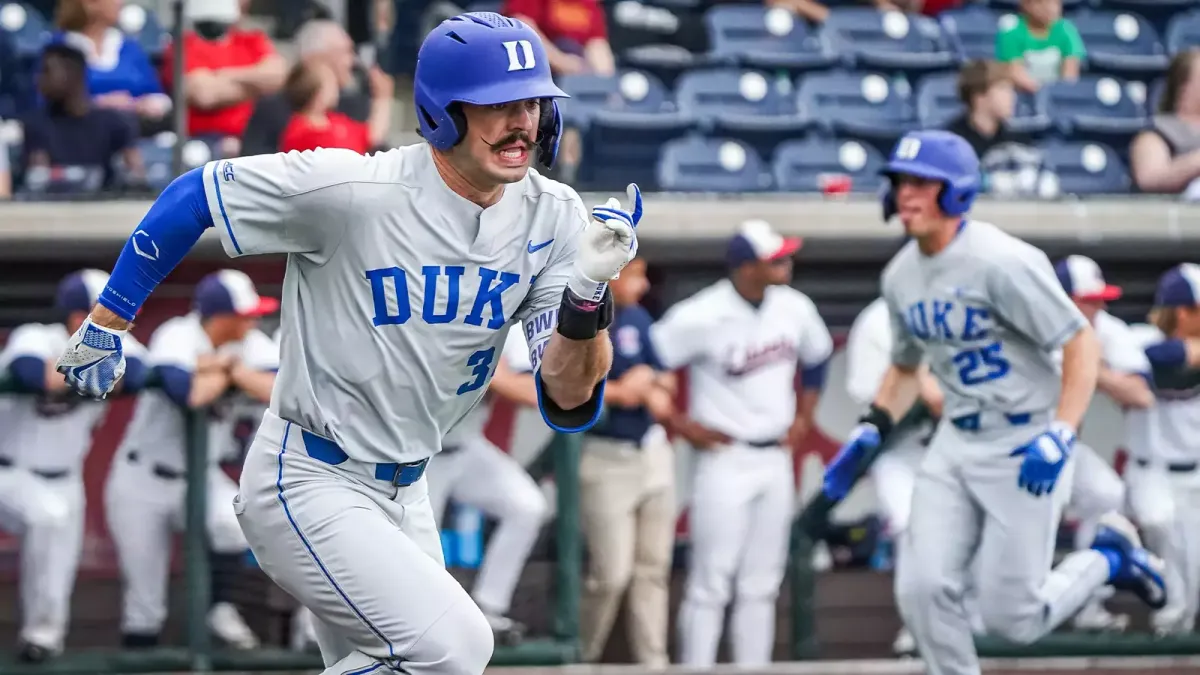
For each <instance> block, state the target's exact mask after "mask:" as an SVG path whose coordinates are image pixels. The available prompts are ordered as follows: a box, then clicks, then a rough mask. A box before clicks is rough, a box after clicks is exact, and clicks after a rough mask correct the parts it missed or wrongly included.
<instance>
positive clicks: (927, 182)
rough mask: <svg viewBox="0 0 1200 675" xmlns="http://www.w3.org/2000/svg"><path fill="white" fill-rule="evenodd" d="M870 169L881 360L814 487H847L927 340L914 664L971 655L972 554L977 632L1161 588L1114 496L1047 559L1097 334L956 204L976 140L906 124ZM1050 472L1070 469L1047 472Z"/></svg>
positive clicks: (1051, 622)
mask: <svg viewBox="0 0 1200 675" xmlns="http://www.w3.org/2000/svg"><path fill="white" fill-rule="evenodd" d="M883 171H884V173H885V175H887V176H888V178H889V179H890V180H891V189H890V190H889V191H888V192H887V194H886V195H885V197H884V218H885V219H886V220H890V219H891V218H892V217H893V216H895V215H899V217H900V220H901V222H903V224H904V228H905V232H906V233H907V234H908V235H909V236H910V238H911V239H910V241H909V242H908V243H907V244H905V246H904V247H903V248H902V249H901V250H900V252H899V253H898V254H897V255H896V256H895V257H894V258H893V259H892V261H891V262H890V263H889V264H888V266H887V268H886V269H885V270H884V272H883V279H882V281H883V296H884V298H885V299H886V301H887V304H888V310H889V313H890V314H891V317H892V322H893V334H894V337H895V345H894V348H893V350H892V366H891V368H890V369H889V370H888V373H887V374H886V375H885V376H884V380H883V384H882V386H881V387H880V391H879V393H878V395H877V396H876V398H875V402H874V403H872V405H871V407H870V410H869V412H868V413H867V414H866V415H864V416H863V417H862V418H861V420H860V424H859V425H858V426H857V427H856V428H855V429H854V430H853V431H852V432H851V434H850V439H849V440H848V441H847V442H846V444H845V445H844V446H843V447H842V449H841V450H840V451H839V453H838V455H837V457H836V458H835V459H834V461H833V462H832V463H831V464H830V466H829V467H828V470H827V472H826V475H825V484H824V489H825V491H826V493H827V494H829V496H831V497H832V498H835V499H840V498H841V497H844V496H845V493H846V492H847V491H848V490H849V488H850V485H851V482H852V480H853V477H854V473H855V470H856V468H857V465H858V463H859V461H861V459H862V457H863V455H864V454H865V453H867V452H870V451H871V450H872V449H874V448H876V447H878V446H879V445H880V444H881V443H882V442H883V441H884V440H885V439H886V438H887V436H888V434H889V432H890V431H891V430H892V427H893V426H894V424H895V422H894V420H897V419H899V418H900V416H901V415H903V414H904V413H905V412H906V411H907V410H908V409H909V408H910V407H911V406H912V404H913V402H914V401H915V400H916V398H917V396H918V392H919V388H920V387H919V380H918V378H917V372H918V369H919V368H920V366H921V364H922V361H923V360H925V359H926V358H927V362H928V365H929V369H930V372H931V373H932V374H933V375H934V377H935V378H936V379H937V381H938V384H939V385H940V388H941V390H942V391H943V393H944V396H945V403H944V405H943V413H942V421H941V423H940V424H939V426H938V429H937V432H936V433H935V435H934V438H933V440H932V442H931V443H930V446H929V450H928V452H927V454H926V457H925V460H924V461H923V462H922V465H921V471H920V473H919V474H918V476H917V480H916V486H915V488H914V491H913V501H912V507H911V513H910V516H909V526H908V531H907V532H906V536H905V537H904V538H903V539H902V540H901V542H900V546H901V548H902V551H901V554H900V555H899V557H898V558H897V561H898V568H897V572H896V599H897V604H898V605H899V607H900V610H901V614H902V615H903V617H904V620H905V624H906V625H907V626H908V627H909V628H910V629H911V630H912V632H913V635H914V636H915V637H916V640H917V645H918V648H919V650H920V653H921V654H922V656H923V657H924V658H925V661H926V664H927V666H928V668H929V671H930V672H931V673H932V674H933V675H943V674H955V675H959V674H961V675H968V674H970V675H975V674H978V673H979V672H980V667H979V660H978V657H977V655H976V653H975V647H974V643H973V637H972V634H971V628H970V625H969V622H968V620H967V617H966V615H965V612H964V611H963V608H962V593H963V586H964V581H965V577H966V575H967V569H968V564H969V562H970V560H971V558H972V556H975V557H978V559H979V576H978V586H979V596H980V610H981V612H982V615H983V622H984V624H985V627H986V629H987V632H988V633H989V634H995V635H998V636H1001V637H1004V638H1007V639H1009V640H1011V641H1014V642H1019V643H1029V642H1033V641H1034V640H1037V639H1038V638H1040V637H1041V636H1043V635H1045V634H1046V633H1047V632H1049V631H1050V630H1051V629H1053V628H1054V627H1055V626H1057V625H1058V624H1060V623H1061V622H1063V621H1065V620H1067V619H1068V618H1070V617H1071V616H1073V615H1074V614H1075V613H1076V612H1078V611H1079V609H1080V608H1081V607H1083V605H1084V604H1085V603H1087V602H1088V600H1089V599H1091V597H1092V595H1093V594H1094V593H1095V592H1096V591H1097V589H1099V588H1100V587H1102V586H1104V585H1105V584H1114V585H1116V586H1118V587H1122V588H1128V589H1130V590H1132V591H1133V592H1135V593H1137V594H1138V595H1139V596H1140V597H1141V598H1143V599H1144V600H1145V601H1146V602H1147V603H1149V604H1151V605H1154V606H1161V605H1162V603H1163V602H1164V601H1165V589H1164V584H1163V580H1162V572H1161V568H1162V562H1161V561H1160V560H1157V559H1156V558H1153V557H1152V556H1150V555H1149V554H1148V553H1147V552H1146V551H1145V550H1144V549H1142V548H1141V543H1140V541H1139V540H1138V537H1137V533H1136V531H1135V530H1134V528H1133V526H1132V524H1130V523H1129V522H1128V521H1126V520H1124V519H1123V518H1121V517H1120V516H1119V515H1117V514H1109V515H1107V516H1106V517H1105V519H1104V521H1103V522H1102V524H1101V526H1100V528H1099V532H1098V533H1097V535H1096V538H1095V540H1094V541H1093V543H1092V548H1091V549H1089V550H1085V551H1075V552H1073V553H1071V554H1070V555H1068V556H1067V557H1066V558H1065V559H1064V560H1063V561H1062V563H1061V564H1060V565H1059V566H1058V567H1056V568H1054V569H1053V570H1051V567H1050V566H1051V562H1052V556H1053V553H1054V542H1055V538H1056V533H1057V527H1058V520H1059V514H1060V509H1061V506H1062V503H1063V502H1064V501H1065V499H1064V498H1063V495H1064V494H1066V493H1068V492H1069V481H1070V474H1071V469H1072V467H1073V463H1072V462H1071V458H1072V454H1073V449H1074V445H1075V442H1074V441H1075V434H1076V429H1077V428H1078V426H1079V422H1080V420H1081V419H1082V417H1083V414H1084V412H1085V411H1086V410H1087V407H1088V404H1089V402H1090V400H1091V396H1092V392H1093V390H1094V388H1095V383H1096V377H1097V369H1098V367H1099V364H1100V348H1099V345H1098V343H1097V341H1096V339H1095V336H1094V334H1093V332H1092V329H1091V328H1090V327H1089V325H1088V323H1087V320H1086V319H1085V318H1084V317H1083V316H1082V315H1081V314H1080V313H1079V310H1078V309H1076V308H1075V306H1074V305H1073V304H1072V303H1071V300H1070V298H1068V297H1067V295H1066V293H1064V292H1063V289H1062V287H1061V286H1060V285H1059V283H1058V281H1057V279H1055V276H1054V270H1053V267H1052V266H1051V265H1050V262H1049V260H1047V259H1046V256H1045V255H1044V254H1042V253H1041V252H1040V251H1038V250H1037V249H1035V248H1033V247H1032V246H1029V245H1028V244H1025V243H1023V242H1021V241H1019V240H1017V239H1015V238H1013V237H1011V236H1009V235H1007V234H1005V233H1004V232H1002V231H1001V230H1000V229H998V228H997V227H995V226H994V225H991V224H989V223H984V222H980V221H972V220H968V219H967V218H966V217H965V216H966V214H967V213H968V212H969V210H970V207H971V203H972V202H973V201H974V198H975V195H976V194H977V192H978V187H979V158H978V157H977V156H976V155H975V152H974V151H973V150H972V149H971V146H970V145H969V144H968V143H967V142H966V141H965V140H963V139H962V138H961V137H959V136H956V135H954V134H952V133H949V132H945V131H920V132H916V133H911V134H908V135H906V136H904V137H903V138H902V139H901V140H900V141H899V143H897V145H896V148H895V149H894V150H893V152H892V155H891V158H890V160H889V162H888V163H887V165H885V167H884V170H883ZM1060 349H1061V350H1062V354H1061V359H1062V365H1061V368H1060V367H1058V365H1057V359H1056V356H1057V352H1058V351H1059V350H1060ZM1060 480H1062V481H1063V482H1065V483H1068V485H1067V486H1066V487H1065V488H1064V489H1059V490H1055V487H1056V486H1057V483H1058V482H1059V481H1060Z"/></svg>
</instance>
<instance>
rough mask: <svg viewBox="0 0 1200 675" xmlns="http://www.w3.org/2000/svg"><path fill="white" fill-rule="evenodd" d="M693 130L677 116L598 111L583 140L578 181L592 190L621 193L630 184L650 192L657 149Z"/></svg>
mask: <svg viewBox="0 0 1200 675" xmlns="http://www.w3.org/2000/svg"><path fill="white" fill-rule="evenodd" d="M696 128H697V124H696V120H695V119H694V118H692V117H691V116H689V115H686V114H683V113H678V112H674V113H671V112H665V113H639V112H628V111H620V110H598V111H596V112H595V114H594V115H593V116H592V119H591V124H590V125H589V126H588V130H587V134H586V135H585V136H584V163H583V164H582V165H581V166H580V168H579V180H580V182H581V183H583V184H586V185H587V186H588V187H589V189H594V190H623V189H625V186H626V185H627V184H629V183H631V182H633V183H637V184H638V185H640V186H641V187H642V189H644V190H653V189H654V186H655V185H656V183H657V176H656V172H655V162H656V161H657V160H658V155H659V150H660V148H662V146H663V144H664V143H667V142H668V141H672V140H674V139H676V138H680V137H682V136H684V135H686V134H688V133H690V132H692V131H695V130H696Z"/></svg>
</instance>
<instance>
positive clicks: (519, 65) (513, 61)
mask: <svg viewBox="0 0 1200 675" xmlns="http://www.w3.org/2000/svg"><path fill="white" fill-rule="evenodd" d="M504 48H505V49H506V50H508V72H510V73H511V72H513V71H514V70H531V69H533V67H534V65H536V64H535V62H534V60H533V45H532V44H530V42H529V40H510V41H508V42H505V43H504ZM518 48H520V51H519V52H518V51H517V49H518Z"/></svg>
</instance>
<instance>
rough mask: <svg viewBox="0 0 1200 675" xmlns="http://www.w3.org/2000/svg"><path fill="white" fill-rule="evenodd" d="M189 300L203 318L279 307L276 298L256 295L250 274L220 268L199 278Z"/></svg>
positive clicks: (271, 310)
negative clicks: (192, 295)
mask: <svg viewBox="0 0 1200 675" xmlns="http://www.w3.org/2000/svg"><path fill="white" fill-rule="evenodd" d="M192 304H193V305H194V306H195V308H196V311H197V312H199V313H200V316H201V317H203V318H205V319H207V318H209V317H213V316H217V315H220V314H233V315H236V316H266V315H268V314H274V313H275V312H276V311H277V310H278V309H279V301H278V300H276V299H275V298H266V297H263V296H261V295H259V294H258V290H256V289H255V288H254V282H253V281H251V280H250V277H248V276H246V273H245V272H239V271H238V270H221V271H219V272H213V273H212V274H209V275H208V276H206V277H204V278H203V279H201V280H200V283H198V284H196V293H195V295H194V297H193V300H192Z"/></svg>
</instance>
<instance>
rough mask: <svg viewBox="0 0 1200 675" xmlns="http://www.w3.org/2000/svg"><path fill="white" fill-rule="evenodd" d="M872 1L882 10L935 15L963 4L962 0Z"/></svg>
mask: <svg viewBox="0 0 1200 675" xmlns="http://www.w3.org/2000/svg"><path fill="white" fill-rule="evenodd" d="M872 2H874V4H875V7H876V8H877V9H879V11H881V12H882V11H886V10H893V11H899V12H912V13H914V14H924V15H925V16H934V17H935V16H937V15H938V14H941V13H942V12H944V11H946V10H948V9H954V8H955V7H958V6H959V5H961V4H962V0H872Z"/></svg>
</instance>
